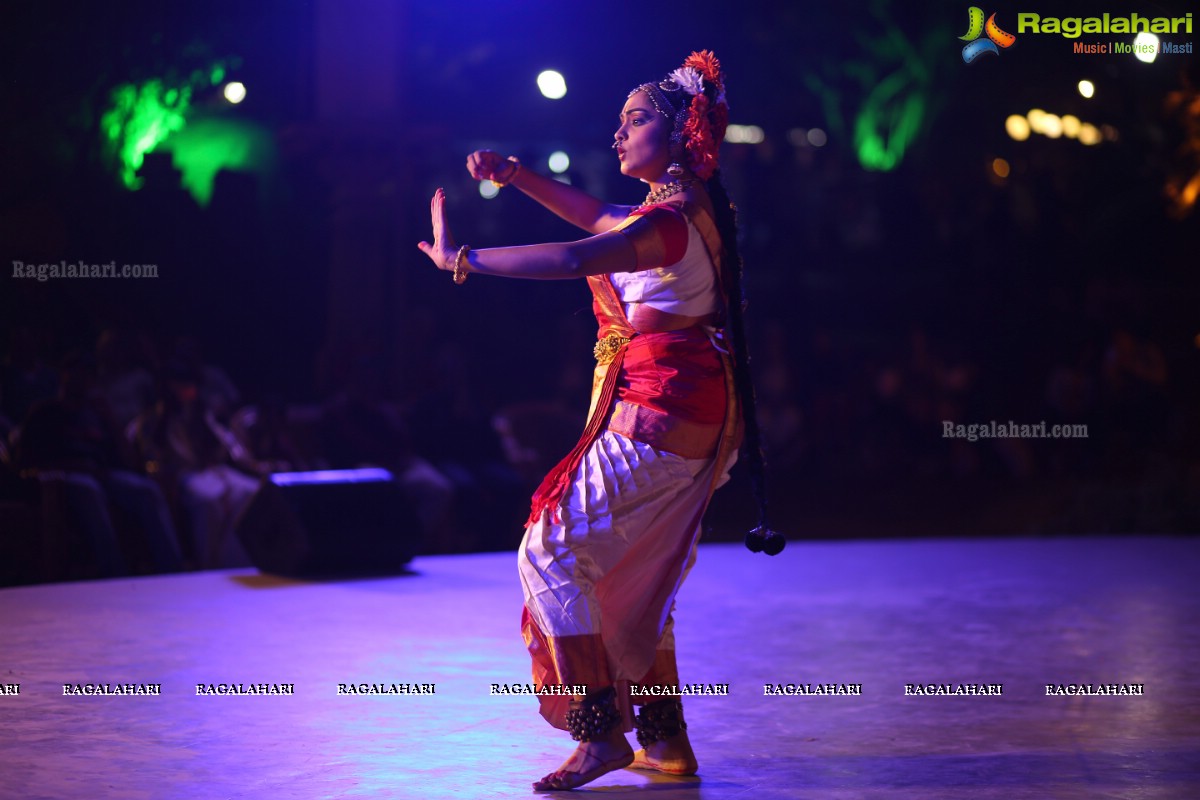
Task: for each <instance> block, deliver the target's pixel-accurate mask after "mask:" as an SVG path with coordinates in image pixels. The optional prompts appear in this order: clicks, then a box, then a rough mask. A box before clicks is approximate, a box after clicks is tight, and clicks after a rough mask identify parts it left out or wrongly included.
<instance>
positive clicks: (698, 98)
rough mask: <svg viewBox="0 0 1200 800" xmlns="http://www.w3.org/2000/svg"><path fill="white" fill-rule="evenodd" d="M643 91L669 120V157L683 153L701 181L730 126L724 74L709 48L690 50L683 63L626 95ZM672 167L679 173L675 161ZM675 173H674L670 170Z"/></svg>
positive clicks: (713, 167) (712, 169) (709, 174)
mask: <svg viewBox="0 0 1200 800" xmlns="http://www.w3.org/2000/svg"><path fill="white" fill-rule="evenodd" d="M638 92H645V93H646V95H647V96H648V97H649V98H650V102H651V103H652V104H653V105H654V109H655V110H656V111H658V113H660V114H662V115H663V116H664V117H666V118H667V119H669V120H671V123H672V127H671V156H672V158H673V159H676V160H678V159H679V158H683V157H684V155H685V154H686V158H687V165H688V167H689V168H690V169H691V170H692V172H693V173H695V175H696V177H698V178H700V179H701V180H708V179H709V178H711V177H712V175H713V173H714V172H716V171H717V167H718V152H717V151H718V149H719V148H720V146H721V142H722V141H724V140H725V128H726V127H727V126H728V125H729V103H728V102H727V101H726V100H725V76H724V75H723V74H721V63H720V62H719V61H717V57H716V56H715V55H713V54H712V51H711V50H700V51H697V52H694V53H692V54H691V55H690V56H688V57H687V58H686V59H684V61H683V66H682V67H680V68H679V69H677V70H675V71H674V72H672V73H671V74H669V75H667V77H665V78H663V79H662V80H661V81H658V82H656V83H643V84H642V85H641V86H638V87H637V88H635V89H634V90H633V91H632V92H630V93H629V96H630V97H632V96H633V95H635V94H637V93H638ZM672 167H673V168H676V169H677V171H678V172H679V173H680V174H682V169H678V167H677V165H676V164H672ZM672 174H673V175H674V174H675V173H674V172H673V173H672Z"/></svg>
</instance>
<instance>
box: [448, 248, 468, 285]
mask: <svg viewBox="0 0 1200 800" xmlns="http://www.w3.org/2000/svg"><path fill="white" fill-rule="evenodd" d="M470 252H471V245H469V244H464V245H463V246H462V247H460V248H458V255H456V256H455V257H454V275H453V276H452V277H453V278H454V282H455V283H457V284H459V285H460V286H461V285H462V284H463V283H465V282H466V280H467V275H468V274H469V273H468V272H467V266H466V261H467V254H468V253H470Z"/></svg>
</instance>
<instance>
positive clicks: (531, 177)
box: [467, 150, 633, 233]
mask: <svg viewBox="0 0 1200 800" xmlns="http://www.w3.org/2000/svg"><path fill="white" fill-rule="evenodd" d="M467 171H468V172H470V173H471V177H472V178H474V179H475V180H479V181H483V180H492V179H495V180H497V181H499V182H500V183H504V184H506V185H509V186H515V187H516V188H518V189H520V190H521V191H522V192H524V193H525V194H527V195H529V196H530V197H532V198H533V199H534V200H536V201H538V202H539V203H541V204H542V205H543V206H545V207H546V208H548V209H550V210H551V211H553V212H554V213H555V214H557V215H558V216H560V217H562V218H563V219H565V220H566V221H567V222H569V223H571V224H572V225H574V226H576V227H578V228H583V229H584V230H585V231H587V232H588V233H604V232H605V231H609V230H612V228H613V226H614V225H616V224H617V223H618V222H620V221H621V220H623V219H625V218H626V217H627V216H629V212H630V211H632V210H633V207H632V206H619V205H613V204H612V203H605V202H604V201H603V200H600V199H599V198H596V197H592V196H591V195H590V194H588V193H587V192H585V191H583V190H582V189H577V188H575V187H574V186H568V185H567V184H565V183H561V182H559V181H556V180H554V179H553V178H547V177H546V176H544V175H539V174H538V173H536V172H534V171H533V170H531V169H529V168H527V167H524V166H518V165H517V163H516V162H515V161H509V160H508V159H507V158H504V157H503V156H501V155H500V154H499V153H496V152H493V151H492V150H476V151H475V152H474V153H471V155H469V156H467Z"/></svg>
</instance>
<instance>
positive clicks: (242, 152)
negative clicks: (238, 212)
mask: <svg viewBox="0 0 1200 800" xmlns="http://www.w3.org/2000/svg"><path fill="white" fill-rule="evenodd" d="M162 149H163V150H165V151H168V152H170V153H171V154H172V156H173V161H174V163H175V167H176V169H178V170H179V171H180V172H182V173H183V177H182V179H181V183H182V184H183V188H185V189H187V190H188V191H189V192H191V194H192V197H194V198H195V199H196V202H197V203H199V204H200V205H202V206H207V205H208V204H209V202H210V201H211V200H212V193H213V182H214V181H215V180H216V177H217V173H218V172H220V171H221V170H223V169H225V170H230V171H233V172H265V171H267V170H269V169H270V168H271V167H272V166H274V163H275V140H274V138H273V137H272V136H271V133H270V131H268V130H267V129H266V128H264V127H262V126H260V125H257V124H255V123H253V122H250V121H248V120H244V119H237V118H233V117H229V116H213V117H201V118H197V119H193V120H192V121H190V122H189V123H188V125H187V127H185V128H183V129H182V130H180V131H179V132H177V133H175V134H173V135H172V136H170V137H169V138H168V139H167V140H166V141H164V142H163V143H162Z"/></svg>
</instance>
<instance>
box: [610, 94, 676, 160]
mask: <svg viewBox="0 0 1200 800" xmlns="http://www.w3.org/2000/svg"><path fill="white" fill-rule="evenodd" d="M620 120H621V127H619V128H617V132H616V139H617V144H616V149H617V158H618V159H620V161H621V174H622V175H628V176H629V177H631V178H639V179H641V180H643V181H646V182H647V183H661V182H666V181H669V180H670V177H669V176H668V175H667V166H668V165H669V164H670V163H671V156H670V135H671V123H670V121H669V120H668V119H667V118H666V117H664V116H663V115H662V114H659V113H658V112H657V111H655V110H654V104H653V103H651V102H650V98H649V96H648V95H647V94H646V93H645V92H637V93H635V94H633V95H630V97H629V99H628V100H626V101H625V107H624V108H622V109H621V117H620Z"/></svg>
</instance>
